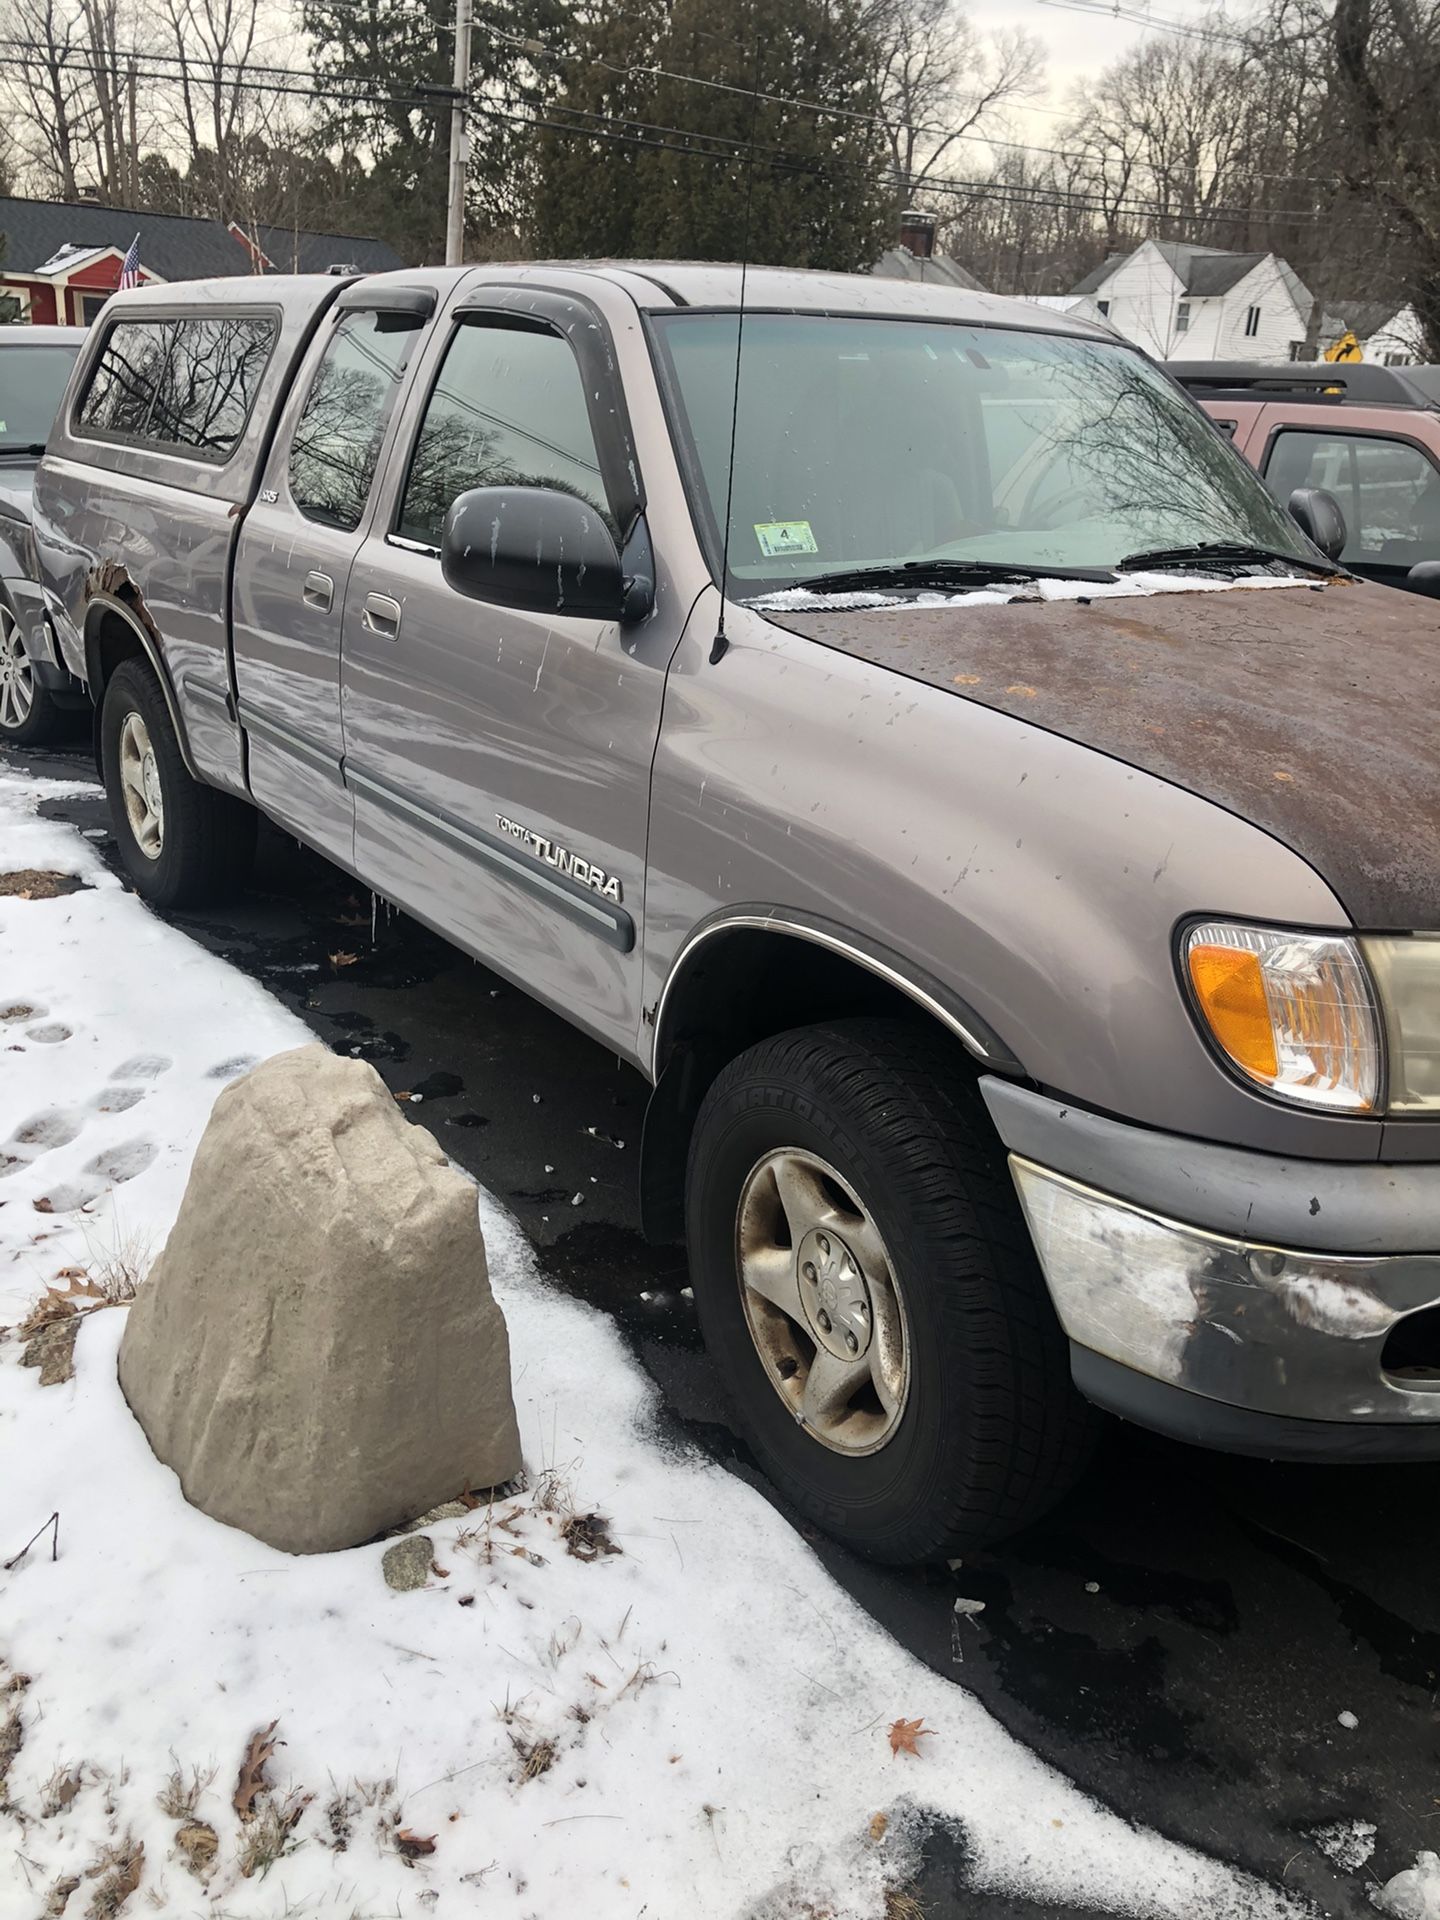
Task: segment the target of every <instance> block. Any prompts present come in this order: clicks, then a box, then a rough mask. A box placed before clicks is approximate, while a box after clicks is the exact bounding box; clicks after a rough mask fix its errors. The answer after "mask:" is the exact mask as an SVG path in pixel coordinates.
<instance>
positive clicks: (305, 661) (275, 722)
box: [233, 285, 434, 865]
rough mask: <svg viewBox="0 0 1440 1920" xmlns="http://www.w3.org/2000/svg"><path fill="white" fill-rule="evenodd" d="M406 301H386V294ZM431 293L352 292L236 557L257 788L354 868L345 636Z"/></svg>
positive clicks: (306, 834)
mask: <svg viewBox="0 0 1440 1920" xmlns="http://www.w3.org/2000/svg"><path fill="white" fill-rule="evenodd" d="M387 301H388V302H392V303H394V304H386V302H387ZM433 307H434V296H433V294H431V293H429V291H428V290H427V289H413V288H412V289H406V288H401V289H390V290H383V289H382V290H381V291H380V292H378V293H373V294H372V293H367V291H366V289H365V288H364V287H363V285H362V286H360V287H357V288H355V289H354V290H353V292H351V293H349V294H346V295H342V297H341V299H340V301H339V302H337V304H336V308H335V310H334V311H333V312H332V314H331V316H330V318H329V320H328V321H327V322H326V324H325V325H324V327H323V328H322V331H321V334H320V337H319V338H318V339H317V341H316V342H315V344H314V346H313V347H312V350H311V352H310V354H309V356H308V358H307V361H306V364H305V366H304V368H303V369H302V371H301V374H300V377H299V378H298V379H297V380H296V382H295V386H294V388H293V390H292V393H291V397H290V402H289V406H288V408H287V412H286V416H285V418H284V419H283V420H282V422H281V426H280V431H279V433H278V434H277V435H276V438H275V444H274V446H273V448H272V449H271V454H270V460H269V463H268V466H267V469H266V472H265V473H264V475H263V476H262V479H261V485H260V491H259V496H258V498H257V500H256V502H255V504H254V505H253V506H252V507H251V509H250V512H249V514H248V515H247V516H246V520H245V525H244V528H243V529H242V532H241V536H240V544H239V548H238V551H237V554H236V561H235V585H234V596H233V608H234V612H233V626H234V642H235V684H236V692H237V695H238V697H239V708H240V723H241V725H242V727H243V728H244V729H245V734H246V740H247V744H248V760H249V784H250V791H251V793H252V794H253V795H254V797H255V799H256V801H257V802H258V803H259V804H260V806H262V807H263V808H264V809H265V811H266V812H267V813H268V814H270V815H272V817H273V818H275V819H277V820H279V821H281V822H283V823H284V824H285V825H286V826H289V827H292V828H293V829H294V830H295V832H296V833H298V834H299V835H300V837H301V838H302V839H304V840H306V841H308V842H309V843H310V844H311V845H312V846H315V847H318V848H319V849H320V850H321V851H322V852H325V853H328V854H330V855H332V856H333V857H334V858H336V859H338V860H343V861H344V862H345V863H346V864H347V865H349V863H350V861H351V859H352V857H353V852H354V815H353V807H352V803H351V799H350V795H349V793H348V792H347V790H346V788H345V784H344V778H343V772H342V761H343V758H344V735H343V732H342V728H341V717H340V635H341V625H342V618H343V614H344V607H345V590H346V585H347V582H348V580H349V577H350V568H351V564H352V562H353V561H354V558H355V554H356V552H357V551H358V549H359V547H360V544H361V542H362V541H363V539H364V538H365V527H366V521H367V518H368V514H369V511H370V503H371V495H372V492H373V489H374V480H375V474H376V471H377V468H378V466H379V463H380V458H381V454H382V451H383V449H384V447H385V445H386V443H387V440H388V438H389V435H390V431H391V428H392V426H393V422H394V417H395V412H396V403H397V401H398V399H399V397H400V395H401V393H402V391H403V389H404V386H405V382H406V376H407V374H408V372H409V368H410V365H411V362H412V360H413V357H414V353H415V349H416V346H417V344H418V342H419V340H420V338H421V335H422V332H423V329H424V327H425V324H426V322H427V320H428V318H429V314H430V312H431V311H432V310H433Z"/></svg>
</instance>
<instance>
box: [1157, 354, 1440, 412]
mask: <svg viewBox="0 0 1440 1920" xmlns="http://www.w3.org/2000/svg"><path fill="white" fill-rule="evenodd" d="M1167 371H1168V372H1170V373H1172V374H1173V375H1174V376H1175V378H1176V379H1177V380H1178V381H1179V382H1180V384H1181V385H1182V386H1184V387H1188V388H1189V390H1190V392H1191V393H1193V394H1196V395H1197V396H1202V395H1203V397H1204V398H1205V399H1207V400H1219V399H1226V400H1317V401H1325V402H1328V403H1329V404H1330V405H1332V406H1344V405H1345V404H1346V403H1347V402H1348V403H1349V404H1350V405H1352V406H1355V405H1368V406H1383V407H1429V408H1436V409H1440V367H1381V366H1375V365H1373V364H1371V363H1370V362H1367V361H1363V360H1362V361H1335V362H1330V361H1325V360H1301V361H1295V362H1292V363H1290V364H1288V365H1285V366H1260V365H1256V364H1255V363H1254V362H1250V361H1236V360H1171V361H1169V362H1167Z"/></svg>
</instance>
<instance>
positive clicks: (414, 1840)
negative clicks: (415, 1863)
mask: <svg viewBox="0 0 1440 1920" xmlns="http://www.w3.org/2000/svg"><path fill="white" fill-rule="evenodd" d="M395 1844H396V1846H397V1847H398V1848H399V1849H400V1851H401V1853H403V1854H405V1855H406V1856H407V1858H409V1859H411V1860H418V1859H419V1858H420V1856H421V1855H422V1854H426V1853H433V1852H434V1851H435V1836H434V1834H433V1833H432V1834H429V1835H426V1834H423V1833H412V1832H411V1831H410V1829H409V1828H408V1827H401V1829H400V1831H399V1832H398V1833H397V1834H396V1836H395Z"/></svg>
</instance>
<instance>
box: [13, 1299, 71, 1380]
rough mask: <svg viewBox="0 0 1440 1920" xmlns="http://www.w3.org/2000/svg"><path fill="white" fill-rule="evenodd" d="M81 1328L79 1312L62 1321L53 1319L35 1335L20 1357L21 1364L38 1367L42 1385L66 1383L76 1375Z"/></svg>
mask: <svg viewBox="0 0 1440 1920" xmlns="http://www.w3.org/2000/svg"><path fill="white" fill-rule="evenodd" d="M79 1331H80V1316H79V1314H78V1313H71V1314H67V1315H66V1316H65V1318H64V1319H63V1320H50V1321H47V1323H46V1324H45V1325H44V1326H43V1327H41V1329H40V1331H39V1332H38V1333H37V1334H35V1335H34V1336H33V1337H32V1338H31V1340H30V1343H29V1345H28V1346H27V1347H26V1349H25V1351H24V1352H23V1353H22V1354H21V1356H20V1364H21V1366H22V1367H38V1368H39V1369H40V1384H41V1386H42V1387H59V1386H63V1385H64V1384H65V1382H66V1381H67V1380H73V1379H74V1378H75V1336H76V1334H77V1333H78V1332H79Z"/></svg>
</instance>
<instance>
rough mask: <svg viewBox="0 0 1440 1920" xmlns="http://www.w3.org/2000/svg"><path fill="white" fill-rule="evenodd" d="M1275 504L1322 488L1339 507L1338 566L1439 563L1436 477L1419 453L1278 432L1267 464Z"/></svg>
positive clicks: (1372, 440) (1368, 437) (1354, 437)
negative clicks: (1341, 541) (1341, 546)
mask: <svg viewBox="0 0 1440 1920" xmlns="http://www.w3.org/2000/svg"><path fill="white" fill-rule="evenodd" d="M1265 479H1266V483H1267V484H1268V485H1269V487H1270V490H1271V491H1272V492H1273V493H1274V495H1275V497H1276V499H1277V500H1279V501H1281V502H1282V503H1283V502H1284V501H1286V500H1288V499H1289V498H1290V495H1291V494H1292V493H1293V492H1294V491H1295V489H1296V488H1297V487H1324V488H1325V489H1326V490H1327V491H1328V492H1330V493H1333V494H1334V496H1335V498H1336V499H1337V500H1338V501H1339V502H1340V509H1341V512H1342V513H1343V514H1344V515H1345V527H1346V534H1347V538H1346V541H1345V550H1344V552H1343V553H1342V554H1341V556H1340V557H1341V559H1342V560H1348V561H1351V562H1353V563H1355V564H1357V565H1359V564H1361V563H1364V562H1367V561H1368V562H1370V563H1371V564H1372V565H1373V564H1379V565H1383V566H1395V567H1412V566H1414V565H1415V563H1416V562H1417V561H1419V560H1435V559H1440V472H1437V471H1436V468H1435V466H1434V465H1433V463H1432V462H1431V461H1430V459H1429V458H1428V457H1427V455H1425V454H1424V453H1422V452H1421V451H1420V449H1419V448H1418V447H1414V446H1411V445H1409V444H1408V443H1407V442H1406V441H1404V440H1387V439H1385V438H1384V437H1383V436H1380V435H1374V434H1354V433H1303V432H1286V433H1277V434H1276V436H1275V440H1274V443H1273V444H1272V446H1271V449H1270V457H1269V459H1268V461H1267V462H1266V466H1265Z"/></svg>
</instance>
